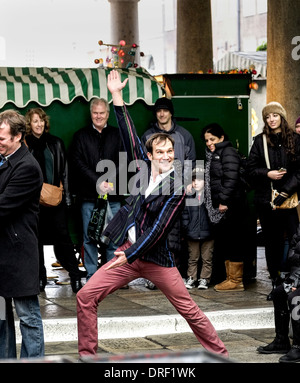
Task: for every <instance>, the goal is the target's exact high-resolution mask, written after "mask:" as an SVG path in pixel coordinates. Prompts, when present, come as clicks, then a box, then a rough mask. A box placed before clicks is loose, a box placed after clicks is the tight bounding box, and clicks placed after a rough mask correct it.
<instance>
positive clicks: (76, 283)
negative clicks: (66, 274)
mask: <svg viewBox="0 0 300 383" xmlns="http://www.w3.org/2000/svg"><path fill="white" fill-rule="evenodd" d="M71 287H72V290H73V293H75V294H76V293H78V291H79V290H80V289H81V288H82V284H81V281H80V279H75V280H73V281H72V280H71Z"/></svg>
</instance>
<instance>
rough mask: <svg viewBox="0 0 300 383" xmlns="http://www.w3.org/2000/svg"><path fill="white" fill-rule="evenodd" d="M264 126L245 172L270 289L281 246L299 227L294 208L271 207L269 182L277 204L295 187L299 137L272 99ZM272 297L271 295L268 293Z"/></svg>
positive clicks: (280, 265) (276, 273)
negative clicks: (250, 185)
mask: <svg viewBox="0 0 300 383" xmlns="http://www.w3.org/2000/svg"><path fill="white" fill-rule="evenodd" d="M262 115H263V120H264V123H265V126H264V128H263V132H262V133H261V134H259V135H257V136H256V137H255V139H254V142H253V145H252V148H251V151H250V154H249V160H248V173H249V177H250V180H251V183H252V186H253V188H254V191H255V194H254V203H255V206H256V209H257V215H258V218H259V220H260V224H261V228H262V233H263V235H264V239H265V254H266V262H267V267H268V271H269V273H270V278H271V280H272V285H273V288H274V287H275V286H276V284H277V279H278V276H279V274H280V271H284V267H285V266H284V262H283V258H284V246H285V241H286V239H288V241H289V242H290V241H291V239H292V237H293V235H294V234H295V232H296V230H297V227H298V222H299V219H298V214H297V209H296V208H294V209H277V208H272V206H271V183H273V188H274V189H276V190H277V191H278V192H280V195H279V196H278V197H277V198H276V200H275V201H274V204H275V205H277V206H280V205H281V204H282V203H283V202H284V201H285V200H286V198H287V197H288V196H291V195H292V194H293V193H294V192H296V191H297V190H298V183H299V176H300V136H299V135H298V134H297V133H295V132H294V131H293V130H292V129H291V128H290V127H289V125H288V123H287V117H286V111H285V109H284V108H283V107H282V105H280V104H279V103H278V102H271V103H269V104H268V105H266V106H265V107H264V108H263V111H262ZM263 135H265V136H266V139H267V148H268V155H269V160H270V169H269V168H268V167H267V164H266V160H265V155H264V145H263ZM268 299H269V300H270V299H272V294H270V295H269V296H268Z"/></svg>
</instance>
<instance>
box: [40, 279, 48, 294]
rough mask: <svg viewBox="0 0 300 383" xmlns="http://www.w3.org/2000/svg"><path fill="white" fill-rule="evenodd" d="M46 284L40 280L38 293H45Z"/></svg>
mask: <svg viewBox="0 0 300 383" xmlns="http://www.w3.org/2000/svg"><path fill="white" fill-rule="evenodd" d="M46 284H47V281H45V280H43V279H40V292H43V291H45V286H46Z"/></svg>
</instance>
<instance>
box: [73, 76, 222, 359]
mask: <svg viewBox="0 0 300 383" xmlns="http://www.w3.org/2000/svg"><path fill="white" fill-rule="evenodd" d="M127 81H128V80H127V79H126V80H125V81H123V82H121V79H120V75H119V73H118V72H117V71H115V70H113V71H111V72H110V74H109V75H108V83H107V86H108V89H109V91H110V92H111V94H112V99H113V105H114V109H115V113H116V117H117V121H118V125H119V128H120V133H121V136H122V140H123V143H124V146H125V149H126V151H127V155H128V160H129V161H132V160H134V161H136V165H137V167H138V169H139V172H138V173H137V182H136V188H135V189H134V191H132V192H131V194H130V196H129V198H127V200H126V204H125V205H124V206H123V207H122V208H121V209H120V210H119V212H118V213H117V214H116V215H115V217H114V218H113V219H112V221H111V222H110V223H109V225H108V226H107V228H106V229H105V231H104V235H105V236H107V237H108V238H109V239H110V240H112V241H113V242H114V243H115V244H116V245H117V246H119V247H118V249H117V250H116V251H115V258H114V259H112V260H111V261H110V262H108V263H107V264H106V265H103V266H102V267H101V268H100V269H99V270H98V271H97V272H96V273H95V274H94V275H93V276H92V277H91V278H90V279H89V281H88V283H87V284H86V285H85V286H84V287H83V288H82V289H81V290H80V291H79V293H78V294H77V319H78V351H79V355H80V356H81V357H83V356H89V355H95V354H96V353H97V348H98V328H97V308H98V304H99V302H101V301H102V300H103V299H104V298H105V297H106V296H107V295H108V294H111V293H113V292H114V291H116V290H117V289H119V288H120V287H122V286H123V285H124V284H127V283H129V282H130V281H132V280H134V279H136V278H140V277H142V278H146V279H149V280H151V281H152V282H153V283H155V285H156V286H157V287H158V288H159V289H160V290H161V291H162V293H163V294H164V295H165V296H166V297H167V298H168V300H169V301H170V302H171V303H172V304H173V306H174V307H175V308H176V310H177V311H178V313H180V314H181V315H182V316H183V317H184V318H185V319H186V321H187V322H188V324H189V326H190V327H191V329H192V330H193V332H194V334H195V336H196V337H197V339H198V340H199V342H200V343H201V344H202V345H203V346H204V347H205V348H206V349H207V350H209V351H212V352H214V353H217V354H222V355H223V356H227V355H228V352H227V350H226V348H225V346H224V344H223V342H222V341H221V340H220V339H219V337H218V335H217V333H216V331H215V329H214V327H213V326H212V324H211V322H210V321H209V319H208V318H207V317H206V315H205V314H204V313H203V312H202V311H201V310H200V309H199V307H198V306H197V305H196V303H195V302H194V301H193V300H192V298H191V297H190V294H189V293H188V291H187V289H186V287H185V285H184V283H183V280H182V278H181V276H180V273H179V271H178V269H177V267H176V265H175V261H174V257H173V254H172V253H171V252H170V250H169V248H168V235H169V234H170V232H171V230H172V225H173V224H174V222H175V220H176V218H177V217H178V214H179V213H180V212H181V210H182V208H183V200H184V196H185V192H184V185H183V183H182V177H181V175H178V176H177V174H176V170H175V168H174V141H173V139H172V138H171V137H170V136H168V135H166V134H164V133H159V134H155V135H153V136H151V137H150V138H149V139H148V140H147V142H146V145H145V146H146V151H145V149H144V145H142V144H141V142H140V140H139V138H138V136H137V134H136V131H135V128H134V125H133V122H132V120H131V118H130V116H129V114H128V111H127V109H126V107H125V105H124V102H123V99H122V89H123V88H124V87H125V86H126V84H127ZM175 167H176V166H175Z"/></svg>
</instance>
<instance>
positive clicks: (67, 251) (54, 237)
mask: <svg viewBox="0 0 300 383" xmlns="http://www.w3.org/2000/svg"><path fill="white" fill-rule="evenodd" d="M25 119H26V144H27V146H28V148H29V150H30V152H31V153H32V154H33V156H34V157H35V158H36V160H37V162H38V163H39V165H40V167H41V170H42V173H43V177H44V182H45V183H48V184H52V185H55V186H60V183H62V185H63V190H64V192H63V200H62V202H61V203H60V204H59V205H58V206H51V207H48V206H47V207H46V206H43V205H40V219H39V252H40V290H41V291H43V290H44V288H45V285H46V282H47V276H46V269H45V265H44V250H43V246H44V245H53V248H54V253H55V256H56V258H57V259H58V260H59V262H60V264H61V265H62V266H63V267H64V268H65V269H66V270H67V271H69V275H70V279H71V286H72V290H73V292H75V293H76V292H78V291H79V289H80V288H81V287H82V285H81V276H82V272H81V271H80V270H79V268H78V262H77V259H76V257H75V252H74V246H73V243H72V240H71V238H70V235H69V231H68V225H67V212H66V206H70V205H71V199H70V193H69V186H68V165H67V159H66V151H65V146H64V143H63V141H62V140H61V139H60V138H59V137H56V136H54V135H52V134H50V133H49V130H50V123H49V117H48V116H47V114H46V113H45V112H44V110H43V109H41V108H34V109H30V110H29V111H28V112H27V113H26V115H25Z"/></svg>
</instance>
